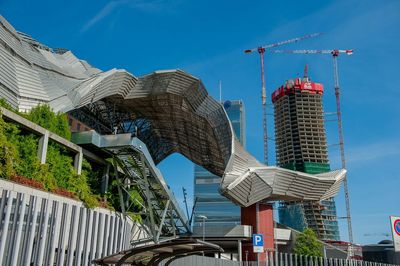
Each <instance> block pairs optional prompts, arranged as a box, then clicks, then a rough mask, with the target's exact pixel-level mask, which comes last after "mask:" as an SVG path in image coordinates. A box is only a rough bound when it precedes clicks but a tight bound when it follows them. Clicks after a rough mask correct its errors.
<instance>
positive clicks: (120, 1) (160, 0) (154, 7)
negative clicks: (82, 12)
mask: <svg viewBox="0 0 400 266" xmlns="http://www.w3.org/2000/svg"><path fill="white" fill-rule="evenodd" d="M166 2H167V1H166V0H153V1H145V0H143V1H142V0H115V1H111V2H109V3H107V4H106V5H105V6H104V7H103V8H102V9H101V10H100V11H99V12H97V13H96V15H94V17H92V18H91V19H90V20H89V21H88V22H86V24H85V25H84V26H83V27H82V29H81V33H84V32H86V31H88V30H89V29H91V28H92V27H93V26H95V25H96V24H97V23H98V22H100V21H101V20H103V19H104V18H105V17H107V16H108V15H109V14H111V13H112V12H113V11H114V10H115V9H117V8H119V7H121V6H126V7H128V8H132V9H136V10H139V11H142V12H159V11H165V7H166V6H168V5H166ZM169 6H170V5H169Z"/></svg>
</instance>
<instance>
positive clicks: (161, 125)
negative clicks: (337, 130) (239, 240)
mask: <svg viewBox="0 0 400 266" xmlns="http://www.w3.org/2000/svg"><path fill="white" fill-rule="evenodd" d="M0 19H1V20H4V19H3V18H2V17H0ZM9 27H11V26H9ZM11 32H12V30H11V31H7V30H6V29H5V27H4V24H1V26H0V39H1V40H2V42H3V43H5V44H6V45H3V46H1V48H0V51H1V54H0V56H3V57H4V58H6V59H7V61H3V60H2V61H1V62H0V69H1V70H3V69H4V71H2V72H0V81H4V83H3V82H2V85H3V86H4V87H6V90H7V91H12V92H14V93H15V94H16V98H17V101H18V103H19V106H18V108H19V109H23V110H29V109H30V108H31V107H32V106H34V105H36V104H38V103H39V102H46V103H48V104H50V106H51V107H52V108H53V109H54V110H55V111H63V112H67V111H72V113H79V116H80V119H85V123H86V122H87V125H88V126H90V127H92V128H94V129H96V130H98V131H99V133H100V134H110V133H112V132H114V131H115V130H116V131H117V132H116V133H134V129H135V128H137V129H138V133H139V135H138V137H139V138H140V139H141V140H142V141H143V142H144V143H145V144H146V146H147V147H148V149H149V152H150V154H151V156H152V158H153V160H154V162H155V163H156V164H158V163H159V162H160V161H162V160H163V159H165V158H166V157H167V156H169V155H170V154H172V153H174V152H179V153H181V154H183V155H184V156H186V157H187V158H188V159H190V160H191V161H193V162H194V163H196V164H198V165H200V166H203V167H204V168H206V169H207V170H209V171H210V172H212V173H214V174H216V175H218V176H221V177H223V178H222V183H221V190H220V191H221V193H222V194H223V195H225V196H226V197H228V198H230V199H232V200H233V201H234V202H235V203H237V204H239V205H241V206H249V205H252V204H254V203H255V202H257V201H258V200H260V199H281V200H286V199H290V200H321V199H325V198H327V197H328V196H329V197H331V196H333V195H334V194H335V193H337V191H338V188H339V184H340V182H341V180H342V176H343V172H340V171H339V172H332V173H331V174H330V175H324V176H319V175H306V174H301V173H297V172H293V171H287V170H283V169H280V168H276V167H267V166H263V165H262V164H261V163H259V162H258V161H257V160H256V159H255V158H254V157H253V156H252V155H250V154H249V153H248V152H247V151H246V150H245V149H244V148H243V147H242V146H241V144H240V143H239V142H238V141H236V140H235V136H234V133H233V129H232V125H231V123H230V121H229V119H228V117H227V115H226V113H225V111H224V108H223V107H222V105H221V104H220V103H218V102H217V101H216V100H214V99H213V98H212V97H211V96H209V95H208V93H207V91H206V89H205V87H204V85H203V83H202V82H201V80H199V79H198V78H195V77H193V76H192V75H190V74H188V73H185V72H184V71H182V70H179V69H176V70H167V71H156V72H154V73H152V74H149V75H145V76H143V77H139V78H136V77H134V76H133V75H132V74H131V73H129V72H127V71H125V70H117V69H112V70H110V71H107V72H98V71H99V70H98V69H96V68H92V67H91V66H90V65H89V64H87V62H84V61H81V60H79V59H77V58H76V57H75V56H74V55H73V54H72V53H71V52H69V51H63V53H61V51H60V50H57V51H58V52H57V53H56V54H51V53H52V49H51V48H48V47H46V46H45V45H42V44H40V43H39V42H37V41H35V40H33V39H32V38H31V37H29V36H28V35H24V34H22V33H18V34H19V36H20V37H21V38H20V39H21V41H19V40H18V39H17V38H16V37H15V36H13V34H12V33H11ZM21 43H22V45H21ZM6 46H8V47H9V48H10V49H7V48H6ZM11 50H12V51H18V52H12V51H11ZM16 53H17V54H18V55H19V57H18V56H17V55H16ZM60 53H61V54H60ZM20 57H23V58H28V59H27V61H28V62H31V61H32V64H31V65H29V64H26V67H27V68H31V71H30V72H29V73H28V71H25V72H24V73H25V74H24V73H20V72H18V71H17V73H16V74H14V73H13V71H15V70H13V68H12V67H9V66H8V65H15V64H16V62H18V61H21V59H20ZM49 60H50V61H49ZM10 61H11V62H10ZM88 68H89V69H88ZM34 72H36V74H34ZM38 72H39V73H40V74H37V73H38ZM88 73H96V74H91V75H89V74H88ZM13 75H16V77H14V76H13ZM46 75H48V77H46ZM46 79H47V81H46ZM21 84H24V85H23V86H21ZM49 84H52V85H49ZM28 85H29V86H28ZM48 86H49V87H48ZM55 87H57V88H58V90H57V91H56V92H54V91H53V90H54V88H55ZM0 88H1V90H3V87H0ZM60 91H63V92H64V94H61V93H60ZM1 95H5V96H6V97H10V96H9V95H10V94H9V93H1ZM8 100H9V101H10V102H16V99H15V97H10V98H9V99H8ZM127 124H132V125H134V126H133V127H130V130H126V129H125V125H127ZM255 168H257V169H256V170H255ZM272 176H273V178H272ZM249 182H250V183H251V182H254V186H257V189H256V192H255V193H253V190H252V189H253V186H252V185H251V184H250V185H249ZM249 195H251V197H250V196H249Z"/></svg>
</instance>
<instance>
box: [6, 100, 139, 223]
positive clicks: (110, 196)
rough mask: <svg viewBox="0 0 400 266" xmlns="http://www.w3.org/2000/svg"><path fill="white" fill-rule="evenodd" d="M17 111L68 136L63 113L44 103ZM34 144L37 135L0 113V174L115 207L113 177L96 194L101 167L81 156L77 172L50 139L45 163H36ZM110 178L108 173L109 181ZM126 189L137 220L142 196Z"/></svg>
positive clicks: (94, 204)
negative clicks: (108, 185)
mask: <svg viewBox="0 0 400 266" xmlns="http://www.w3.org/2000/svg"><path fill="white" fill-rule="evenodd" d="M0 106H3V107H5V108H7V109H9V110H11V111H13V112H16V111H15V110H13V109H12V107H11V106H10V105H9V104H8V103H7V102H6V101H4V100H3V99H0ZM16 113H18V112H16ZM18 114H19V115H22V116H23V117H25V118H26V119H28V120H30V121H32V122H34V123H36V124H38V125H40V126H42V127H44V128H46V129H48V130H49V131H51V132H53V133H56V134H58V135H59V136H61V137H63V138H66V139H68V140H69V139H71V132H70V131H69V126H68V120H67V116H66V115H65V114H61V113H54V112H53V111H52V110H51V108H50V107H49V106H48V105H39V106H37V107H35V108H33V109H32V110H31V111H30V112H29V113H24V114H22V113H18ZM38 144H39V137H38V136H36V135H34V134H31V133H29V132H27V131H23V129H22V128H21V130H20V129H19V128H18V126H17V125H15V124H12V123H6V122H5V121H4V120H3V119H2V117H1V113H0V178H4V179H9V178H10V177H11V176H16V175H18V176H19V177H20V178H14V180H23V179H24V180H26V181H30V180H35V181H36V183H39V184H41V185H43V188H44V189H45V190H47V191H51V192H54V193H58V194H60V195H63V196H67V197H72V198H79V199H80V200H81V201H82V202H83V203H84V204H85V205H86V207H88V208H94V207H98V206H100V205H101V204H102V205H103V206H105V207H107V206H109V205H108V204H111V205H112V206H113V207H114V208H115V209H119V208H120V203H119V200H120V199H119V195H118V189H117V188H118V185H120V184H118V181H117V180H114V181H112V183H111V185H110V188H109V189H108V191H107V192H106V194H105V195H102V196H100V193H101V183H100V180H101V175H102V173H103V169H101V168H100V169H97V170H94V169H92V165H91V164H90V163H89V162H88V161H86V160H85V159H84V160H83V163H82V173H81V175H77V173H76V171H75V169H74V167H73V158H72V156H71V154H69V152H68V151H67V150H66V149H65V148H63V147H62V146H60V145H59V144H57V143H54V142H52V141H50V142H49V144H48V148H47V157H46V164H40V161H39V159H38V157H37V153H38ZM132 163H135V162H134V161H132ZM136 167H137V165H136ZM121 175H122V174H121ZM114 178H115V177H114ZM112 179H113V178H112V175H111V176H110V181H111V180H112ZM28 183H29V182H25V183H24V184H28ZM32 183H35V182H33V181H32ZM127 193H128V195H127V197H129V198H130V200H131V202H132V204H131V205H130V206H129V207H128V208H127V212H128V214H129V215H130V216H131V217H132V218H134V219H135V220H140V219H141V216H140V214H138V212H140V210H141V209H142V204H143V199H142V198H141V197H140V195H139V193H138V192H137V190H136V188H134V187H131V188H128V191H127ZM107 201H108V202H107Z"/></svg>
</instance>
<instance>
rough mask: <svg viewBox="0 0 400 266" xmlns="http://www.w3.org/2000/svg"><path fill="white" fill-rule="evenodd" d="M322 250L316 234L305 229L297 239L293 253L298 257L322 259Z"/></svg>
mask: <svg viewBox="0 0 400 266" xmlns="http://www.w3.org/2000/svg"><path fill="white" fill-rule="evenodd" d="M322 248H323V245H322V243H321V242H319V241H318V237H317V234H316V233H315V232H314V231H313V230H312V229H310V228H307V229H305V230H304V232H303V233H301V234H300V235H299V236H298V237H297V239H296V243H295V248H294V252H295V253H296V254H298V255H305V256H314V257H322V255H323V254H322Z"/></svg>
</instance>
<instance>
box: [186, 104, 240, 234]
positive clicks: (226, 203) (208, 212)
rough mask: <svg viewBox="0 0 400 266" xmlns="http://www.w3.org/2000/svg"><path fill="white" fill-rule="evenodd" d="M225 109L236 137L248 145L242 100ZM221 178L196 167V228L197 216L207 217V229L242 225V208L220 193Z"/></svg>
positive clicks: (195, 223) (198, 221)
mask: <svg viewBox="0 0 400 266" xmlns="http://www.w3.org/2000/svg"><path fill="white" fill-rule="evenodd" d="M224 108H225V111H226V113H227V114H228V117H229V119H230V121H231V123H232V126H233V129H234V132H235V135H236V137H237V138H238V139H239V141H240V142H241V143H242V145H243V146H245V145H246V134H245V129H246V126H245V108H244V104H243V102H242V101H241V100H236V101H226V102H225V103H224ZM220 183H221V177H218V176H216V175H214V174H212V173H210V172H208V171H207V170H206V169H204V168H203V167H200V166H198V165H195V166H194V198H195V199H196V198H197V204H196V206H195V209H194V226H198V225H199V223H200V222H202V221H201V219H199V218H198V217H197V216H198V215H205V216H206V217H207V227H212V226H233V225H238V224H240V207H239V206H236V205H235V204H233V203H232V202H231V201H230V200H228V199H227V198H225V197H224V196H222V195H221V194H220V193H219V192H218V189H219V185H220Z"/></svg>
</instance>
